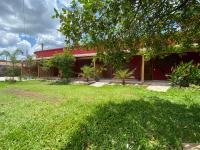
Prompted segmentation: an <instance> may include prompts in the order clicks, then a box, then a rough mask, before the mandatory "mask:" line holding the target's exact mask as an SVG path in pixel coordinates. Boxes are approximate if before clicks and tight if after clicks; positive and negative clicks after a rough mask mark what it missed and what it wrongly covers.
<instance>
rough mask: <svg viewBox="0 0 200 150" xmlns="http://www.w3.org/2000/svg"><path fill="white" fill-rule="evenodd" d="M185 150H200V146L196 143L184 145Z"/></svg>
mask: <svg viewBox="0 0 200 150" xmlns="http://www.w3.org/2000/svg"><path fill="white" fill-rule="evenodd" d="M182 145H183V150H200V144H196V143H183V144H182Z"/></svg>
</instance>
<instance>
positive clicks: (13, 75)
mask: <svg viewBox="0 0 200 150" xmlns="http://www.w3.org/2000/svg"><path fill="white" fill-rule="evenodd" d="M14 69H15V64H14V63H13V64H12V80H13V81H14V77H15V74H14V72H15V70H14Z"/></svg>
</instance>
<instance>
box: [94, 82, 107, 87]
mask: <svg viewBox="0 0 200 150" xmlns="http://www.w3.org/2000/svg"><path fill="white" fill-rule="evenodd" d="M108 84H109V82H95V83H93V84H90V86H94V87H102V86H104V85H108Z"/></svg>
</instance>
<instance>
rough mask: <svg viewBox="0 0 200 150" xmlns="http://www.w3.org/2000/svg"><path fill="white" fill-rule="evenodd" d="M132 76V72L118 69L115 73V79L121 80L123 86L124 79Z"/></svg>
mask: <svg viewBox="0 0 200 150" xmlns="http://www.w3.org/2000/svg"><path fill="white" fill-rule="evenodd" d="M132 75H133V71H129V70H128V69H120V70H117V71H116V73H115V77H116V78H118V79H121V80H122V84H123V85H125V84H126V82H125V79H126V78H129V77H131V76H132Z"/></svg>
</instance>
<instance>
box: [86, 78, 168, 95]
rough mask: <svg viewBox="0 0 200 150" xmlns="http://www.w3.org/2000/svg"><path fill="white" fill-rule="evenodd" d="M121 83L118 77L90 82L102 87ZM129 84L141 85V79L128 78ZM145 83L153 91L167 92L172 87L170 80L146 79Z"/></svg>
mask: <svg viewBox="0 0 200 150" xmlns="http://www.w3.org/2000/svg"><path fill="white" fill-rule="evenodd" d="M116 83H117V84H119V83H121V80H118V79H112V80H111V79H110V80H109V79H102V80H101V81H100V82H95V83H93V84H90V86H94V87H102V86H104V85H114V84H116ZM126 83H127V84H134V85H139V84H141V82H140V81H137V80H133V79H128V80H126ZM143 85H147V89H148V90H151V91H157V92H167V90H168V89H169V88H170V87H171V86H170V83H169V82H168V81H145V82H144V83H143Z"/></svg>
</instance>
